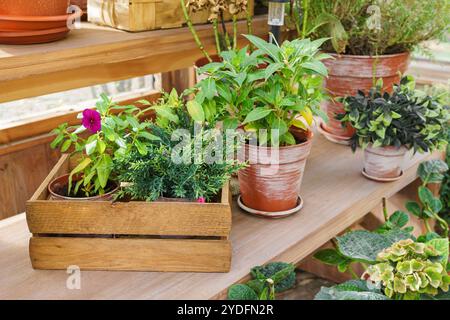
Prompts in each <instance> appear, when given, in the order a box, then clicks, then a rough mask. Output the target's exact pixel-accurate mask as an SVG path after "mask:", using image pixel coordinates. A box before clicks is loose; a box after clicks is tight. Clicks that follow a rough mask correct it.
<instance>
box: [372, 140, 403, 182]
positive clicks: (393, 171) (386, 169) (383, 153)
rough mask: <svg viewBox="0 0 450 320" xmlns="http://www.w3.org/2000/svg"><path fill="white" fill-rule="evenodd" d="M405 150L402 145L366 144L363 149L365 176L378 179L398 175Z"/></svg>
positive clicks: (400, 172)
mask: <svg viewBox="0 0 450 320" xmlns="http://www.w3.org/2000/svg"><path fill="white" fill-rule="evenodd" d="M407 151H408V150H407V149H406V148H405V147H403V146H402V147H400V148H396V147H378V148H373V147H372V146H368V147H367V148H366V149H365V150H364V173H365V176H366V177H368V178H371V179H373V180H379V181H383V180H385V179H395V178H398V177H400V176H401V174H402V167H403V161H404V159H405V154H406V152H407Z"/></svg>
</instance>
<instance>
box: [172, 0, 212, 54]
mask: <svg viewBox="0 0 450 320" xmlns="http://www.w3.org/2000/svg"><path fill="white" fill-rule="evenodd" d="M180 2H181V9H182V10H183V14H184V19H185V20H186V23H187V25H188V27H189V30H190V31H191V33H192V36H193V37H194V40H195V43H196V44H197V46H198V48H199V49H200V51H201V52H202V53H203V55H204V56H205V57H206V59H208V61H209V62H212V60H211V57H210V56H209V54H208V52H206V50H205V47H204V46H203V44H202V42H201V41H200V38H199V37H198V34H197V32H196V31H195V29H194V26H193V24H192V21H191V18H190V17H189V13H188V11H187V8H186V4H185V3H184V0H180Z"/></svg>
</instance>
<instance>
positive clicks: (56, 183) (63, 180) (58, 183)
mask: <svg viewBox="0 0 450 320" xmlns="http://www.w3.org/2000/svg"><path fill="white" fill-rule="evenodd" d="M73 181H74V182H75V181H78V179H77V178H74V179H73ZM68 184H69V175H68V174H65V175H63V176H60V177H58V178H56V179H54V180H53V181H52V182H50V183H49V185H48V192H49V193H50V200H71V201H111V200H112V199H113V195H114V193H116V192H117V191H118V190H119V185H118V184H117V183H115V182H114V183H113V184H114V187H113V188H112V190H111V191H110V192H108V193H105V194H102V195H98V196H94V197H85V198H76V197H68V196H64V195H61V194H60V193H61V191H58V190H64V189H66V188H67V185H68Z"/></svg>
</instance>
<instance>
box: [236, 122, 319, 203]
mask: <svg viewBox="0 0 450 320" xmlns="http://www.w3.org/2000/svg"><path fill="white" fill-rule="evenodd" d="M294 130H295V129H294ZM294 136H296V139H297V140H298V144H296V145H291V146H285V147H280V148H279V149H278V150H276V149H275V148H271V147H260V146H253V145H249V144H246V145H245V146H244V148H243V149H244V150H243V151H244V152H245V159H246V160H248V161H249V166H248V167H246V168H244V169H242V170H240V171H239V173H238V177H239V185H240V189H241V201H242V202H243V204H244V205H245V206H247V207H249V208H251V209H254V210H260V211H263V212H282V211H288V210H290V209H293V208H295V207H296V206H297V205H298V200H299V192H300V185H301V182H302V179H303V172H304V168H305V165H306V159H307V157H308V155H309V153H310V150H311V145H312V137H313V133H312V132H311V131H308V133H307V135H304V137H303V141H302V136H301V135H300V134H299V132H296V133H294ZM277 158H278V159H277Z"/></svg>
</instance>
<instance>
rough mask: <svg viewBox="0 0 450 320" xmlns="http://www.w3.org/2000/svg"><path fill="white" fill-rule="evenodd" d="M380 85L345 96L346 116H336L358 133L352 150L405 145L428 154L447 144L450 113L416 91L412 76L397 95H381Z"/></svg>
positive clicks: (405, 81) (397, 91)
mask: <svg viewBox="0 0 450 320" xmlns="http://www.w3.org/2000/svg"><path fill="white" fill-rule="evenodd" d="M381 87H382V86H381V84H378V85H377V86H376V87H375V88H373V89H371V90H370V92H369V93H368V94H367V95H366V94H365V93H364V92H362V91H358V93H357V94H356V95H355V96H348V97H345V98H344V99H343V100H342V101H343V103H344V110H345V113H343V114H339V115H337V116H336V118H337V119H338V120H340V121H341V122H342V124H343V125H344V126H345V125H346V123H350V124H351V125H352V126H353V127H354V128H355V129H356V133H355V134H354V135H353V137H352V138H351V147H352V149H353V150H355V149H356V148H357V147H361V148H363V149H364V148H365V147H367V146H368V145H369V144H372V146H373V147H382V146H395V147H400V146H405V147H406V148H408V149H414V151H415V152H416V151H419V152H428V151H433V150H435V149H442V148H444V147H445V146H446V144H447V140H446V138H447V127H448V120H449V114H448V110H447V109H446V108H445V107H444V106H442V105H441V104H440V103H438V102H437V101H436V100H435V99H434V98H433V97H431V96H428V95H425V94H424V93H423V92H420V91H418V90H415V89H414V87H415V84H414V81H413V79H412V78H411V77H403V78H402V80H401V83H400V85H396V86H394V92H393V93H392V94H389V93H387V92H385V93H382V92H381Z"/></svg>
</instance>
